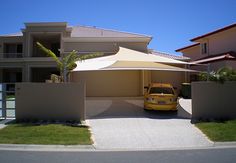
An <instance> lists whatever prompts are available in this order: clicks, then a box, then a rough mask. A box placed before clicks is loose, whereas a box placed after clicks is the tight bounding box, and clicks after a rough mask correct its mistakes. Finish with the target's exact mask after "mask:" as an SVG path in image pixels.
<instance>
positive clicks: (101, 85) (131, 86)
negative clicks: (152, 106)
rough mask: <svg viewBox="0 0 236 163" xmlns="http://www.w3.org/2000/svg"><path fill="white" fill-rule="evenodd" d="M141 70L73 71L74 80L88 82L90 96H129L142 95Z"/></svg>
mask: <svg viewBox="0 0 236 163" xmlns="http://www.w3.org/2000/svg"><path fill="white" fill-rule="evenodd" d="M140 76H141V71H88V72H73V73H72V74H71V81H72V82H79V81H80V80H82V81H84V82H85V83H86V94H87V96H88V97H120V96H122V97H124V96H126V97H129V96H140V95H142V90H141V89H140V88H141V82H140V80H141V77H140Z"/></svg>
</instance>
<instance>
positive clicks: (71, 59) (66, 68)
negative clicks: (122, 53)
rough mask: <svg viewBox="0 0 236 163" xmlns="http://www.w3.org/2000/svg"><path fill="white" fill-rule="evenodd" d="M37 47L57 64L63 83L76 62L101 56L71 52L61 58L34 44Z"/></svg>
mask: <svg viewBox="0 0 236 163" xmlns="http://www.w3.org/2000/svg"><path fill="white" fill-rule="evenodd" d="M36 44H37V46H38V47H39V48H40V49H41V50H42V51H44V52H45V53H46V55H47V56H49V57H51V58H53V59H54V61H55V62H56V63H57V67H58V69H59V70H60V74H61V76H62V79H63V82H67V81H68V75H69V73H70V72H71V71H72V70H73V69H74V68H76V66H77V65H76V63H75V62H77V61H83V60H85V59H90V58H95V57H99V56H102V55H103V54H102V53H94V54H86V55H82V56H79V55H78V52H77V51H75V50H73V51H72V52H70V53H69V54H68V55H64V56H62V57H57V56H56V54H55V53H53V52H52V51H51V50H50V49H47V48H46V47H45V46H43V45H42V44H40V43H39V42H37V43H36Z"/></svg>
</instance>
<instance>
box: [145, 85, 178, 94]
mask: <svg viewBox="0 0 236 163" xmlns="http://www.w3.org/2000/svg"><path fill="white" fill-rule="evenodd" d="M149 93H150V94H154V93H157V94H174V91H173V90H172V89H171V88H167V87H152V88H151V89H150V91H149Z"/></svg>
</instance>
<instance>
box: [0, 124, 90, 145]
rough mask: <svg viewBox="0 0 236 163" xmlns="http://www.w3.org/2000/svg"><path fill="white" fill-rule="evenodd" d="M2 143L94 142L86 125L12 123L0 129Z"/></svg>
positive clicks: (82, 143) (81, 143)
mask: <svg viewBox="0 0 236 163" xmlns="http://www.w3.org/2000/svg"><path fill="white" fill-rule="evenodd" d="M0 143H1V144H54V145H56V144H58V145H59V144H61V145H89V144H92V141H91V139H90V132H89V130H88V128H86V127H72V126H66V125H63V124H48V125H34V124H22V123H21V124H10V125H8V126H7V127H5V128H3V129H1V130H0Z"/></svg>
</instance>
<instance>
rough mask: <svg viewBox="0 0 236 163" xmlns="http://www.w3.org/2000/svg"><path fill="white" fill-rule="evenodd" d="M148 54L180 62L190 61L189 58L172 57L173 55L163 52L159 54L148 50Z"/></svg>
mask: <svg viewBox="0 0 236 163" xmlns="http://www.w3.org/2000/svg"><path fill="white" fill-rule="evenodd" d="M150 53H151V54H154V55H158V56H162V57H166V58H171V59H175V60H180V61H188V60H190V58H188V57H185V56H182V55H174V54H169V53H165V52H159V51H155V50H150Z"/></svg>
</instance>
